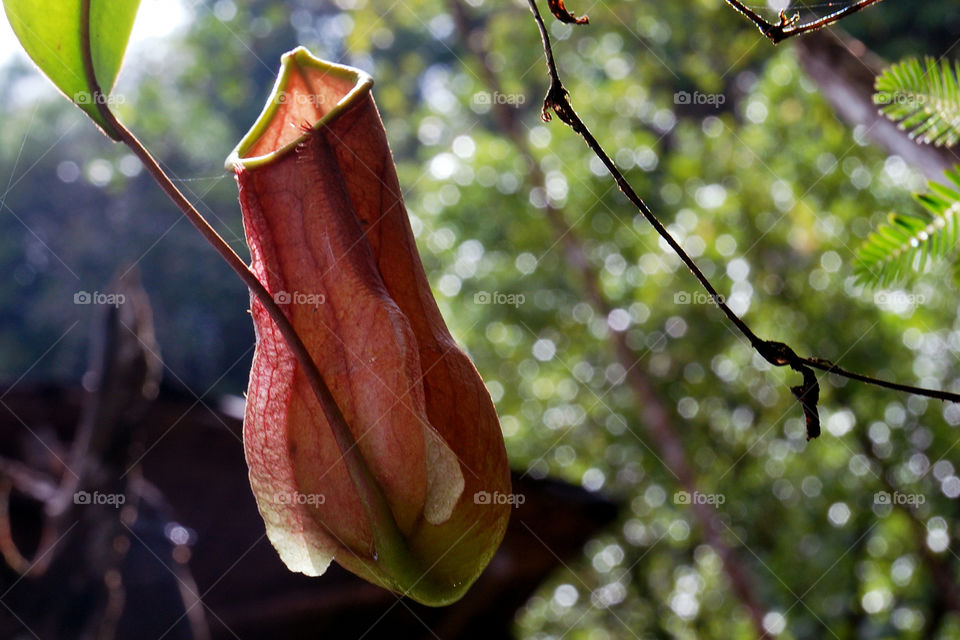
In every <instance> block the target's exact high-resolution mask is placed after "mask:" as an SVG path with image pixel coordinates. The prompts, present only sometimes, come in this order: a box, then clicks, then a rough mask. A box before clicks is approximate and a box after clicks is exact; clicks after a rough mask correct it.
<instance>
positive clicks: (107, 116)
mask: <svg viewBox="0 0 960 640" xmlns="http://www.w3.org/2000/svg"><path fill="white" fill-rule="evenodd" d="M90 2H91V0H82V2H81V12H82V13H81V20H80V24H81V27H80V28H81V47H82V53H83V66H84V72H85V74H86V79H87V82H88V83H89V84H90V88H91V94H92V96H93V100H94V103H95V104H96V105H97V110H98V111H99V112H100V115H101V116H102V117H103V118H104V120H106V122H107V124H108V125H109V126H110V127H111V129H112V131H113V133H115V134H116V135H117V137H118V138H119V140H120V141H121V142H122V143H123V144H125V145H127V147H129V148H130V150H131V151H133V153H134V155H136V156H137V158H139V160H140V162H142V163H143V166H144V167H145V168H146V169H147V172H148V173H149V174H150V175H151V176H152V177H153V179H154V180H155V181H156V182H157V184H158V185H159V186H160V188H161V189H163V192H164V193H165V194H167V197H168V198H170V200H171V201H173V203H174V204H175V205H176V206H177V208H178V209H180V211H181V212H182V213H183V215H184V216H185V217H186V218H187V219H188V220H189V221H190V222H191V223H192V224H193V226H194V227H196V229H197V231H199V232H200V235H202V236H203V237H204V239H206V241H207V242H208V243H209V244H210V245H211V246H212V247H213V248H214V249H215V250H216V251H217V253H219V254H220V257H222V258H223V259H224V261H226V263H227V264H228V265H229V266H230V268H231V269H233V271H234V273H236V274H237V275H238V276H239V277H240V279H241V280H242V281H243V283H244V284H245V285H247V288H248V289H249V290H250V292H251V294H253V296H254V297H255V298H256V299H257V300H259V301H260V304H262V305H263V308H264V309H265V310H266V312H267V314H268V315H269V316H270V319H271V320H273V322H274V324H275V325H276V326H277V329H279V330H280V334H281V335H282V336H283V339H284V341H285V342H286V343H287V347H288V348H289V349H290V351H291V353H292V354H293V356H294V358H295V359H296V361H297V364H298V365H299V366H300V368H301V369H302V370H303V373H304V375H305V376H306V378H307V382H308V383H309V385H310V388H311V389H312V390H313V393H314V395H315V396H316V397H317V400H318V401H319V403H320V407H321V409H322V410H323V414H324V417H325V418H326V419H327V423H328V424H329V425H330V429H331V431H332V432H333V436H334V438H335V439H336V441H337V446H338V447H339V449H340V453H341V456H342V457H343V460H344V463H345V464H346V466H347V469H348V471H349V473H350V477H351V480H352V481H353V485H354V488H355V489H356V490H357V494H358V495H359V497H360V501H361V503H362V504H363V507H364V511H365V513H366V514H367V516H368V518H370V521H371V524H372V525H373V526H372V527H371V528H372V530H373V531H374V542H375V546H376V547H377V549H378V550H379V551H381V552H382V551H386V549H384V547H387V546H389V547H393V546H395V545H403V538H402V536H400V533H399V529H398V528H397V524H396V520H395V519H394V517H393V512H392V511H391V510H390V506H389V504H388V503H387V500H386V497H385V496H384V495H383V491H382V490H381V489H380V485H379V484H378V483H377V481H376V480H375V479H374V477H373V474H372V473H371V471H370V468H369V467H368V466H367V463H366V461H365V460H364V459H363V456H362V455H360V450H359V448H358V446H357V442H356V439H355V438H354V437H353V433H352V432H351V431H350V427H349V426H348V425H347V421H346V419H345V418H344V417H343V412H341V411H340V407H339V406H338V405H337V402H336V400H335V399H334V397H333V394H332V393H331V392H330V387H329V386H328V385H327V383H326V381H325V380H324V379H323V375H322V374H321V373H320V370H319V369H318V368H317V365H316V363H315V362H314V361H313V358H312V357H311V356H310V352H309V351H308V350H307V347H306V345H304V343H303V341H302V340H301V339H300V336H299V335H298V334H297V332H296V329H294V328H293V324H291V322H290V320H289V319H288V318H287V315H286V314H285V313H284V312H283V309H281V308H280V305H278V304H277V302H276V301H275V300H274V298H273V296H272V295H271V294H270V292H269V291H267V289H266V287H264V286H263V283H262V282H260V280H259V279H258V278H257V276H256V274H255V273H254V272H253V271H252V270H251V269H250V267H248V266H247V264H246V263H245V262H244V261H243V260H242V259H241V258H240V256H238V255H237V253H236V252H235V251H234V250H233V249H232V248H231V247H230V245H228V244H227V242H226V241H225V240H224V239H223V238H222V237H221V236H220V234H218V233H217V232H216V230H215V229H214V228H213V227H211V226H210V224H209V223H208V222H207V220H206V219H205V218H204V217H203V215H202V214H201V213H200V212H199V211H197V209H196V208H195V207H194V206H193V205H192V204H191V203H190V201H189V200H188V199H187V198H186V196H184V195H183V193H182V192H181V191H180V190H179V189H178V188H177V186H176V185H175V184H173V182H172V181H171V180H170V178H169V177H168V176H167V174H166V173H164V171H163V169H162V168H161V167H160V165H159V163H157V161H156V160H155V159H154V157H153V156H152V155H151V154H150V152H149V151H148V150H147V149H146V147H144V146H143V144H142V143H141V142H140V140H138V139H137V137H136V136H135V135H134V134H133V133H132V132H131V131H130V130H129V129H127V128H126V127H125V126H123V124H121V123H120V121H119V120H117V118H116V116H115V115H114V114H113V112H112V111H110V108H109V107H108V106H107V100H106V99H105V98H106V96H105V95H104V94H103V91H102V90H101V88H100V84H99V83H98V81H97V78H96V72H95V70H94V67H93V56H92V52H91V48H90ZM382 555H383V556H386V557H388V558H389V557H397V555H398V554H396V553H384V554H382Z"/></svg>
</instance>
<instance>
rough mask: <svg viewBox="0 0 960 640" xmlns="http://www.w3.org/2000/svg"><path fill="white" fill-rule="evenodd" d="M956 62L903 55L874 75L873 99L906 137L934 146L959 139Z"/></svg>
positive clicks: (959, 96)
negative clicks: (919, 58) (874, 92)
mask: <svg viewBox="0 0 960 640" xmlns="http://www.w3.org/2000/svg"><path fill="white" fill-rule="evenodd" d="M958 76H960V63H955V64H954V65H952V66H951V64H950V62H949V61H948V60H942V61H941V63H940V64H939V65H938V64H937V61H936V60H935V59H933V58H925V59H924V62H923V63H921V62H920V60H918V59H917V58H907V59H905V60H902V61H901V62H899V63H897V64H895V65H893V66H892V67H890V68H889V69H887V70H886V71H884V72H883V73H882V74H880V76H878V77H877V83H876V89H877V93H876V94H874V97H873V100H874V102H875V103H876V104H878V105H881V106H880V111H881V112H882V113H883V114H884V115H885V116H887V117H888V118H890V119H891V120H893V121H894V122H899V123H900V127H901V128H902V129H905V130H907V131H909V132H910V137H911V138H914V139H917V140H919V141H920V142H925V143H927V144H935V145H937V146H941V145H946V146H948V147H950V146H953V145H955V144H956V143H957V141H958V140H960V82H958Z"/></svg>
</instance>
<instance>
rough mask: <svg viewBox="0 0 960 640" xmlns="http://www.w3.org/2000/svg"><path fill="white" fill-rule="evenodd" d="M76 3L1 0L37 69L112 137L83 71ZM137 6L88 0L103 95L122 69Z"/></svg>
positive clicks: (135, 1) (131, 0)
mask: <svg viewBox="0 0 960 640" xmlns="http://www.w3.org/2000/svg"><path fill="white" fill-rule="evenodd" d="M80 5H81V3H80V2H79V1H78V0H73V1H65V0H59V1H56V2H36V1H35V0H3V8H4V10H5V11H6V13H7V17H8V18H9V19H10V26H11V27H13V31H14V33H16V34H17V38H18V39H19V40H20V44H22V45H23V48H24V49H25V50H26V51H27V54H29V56H30V57H31V58H32V59H33V61H34V62H35V63H36V64H37V66H38V67H40V70H41V71H42V72H43V73H44V74H45V75H46V76H47V77H48V78H49V79H50V81H51V82H53V84H54V85H56V87H57V89H59V90H60V91H62V92H63V94H64V95H65V96H66V97H67V98H69V99H70V100H72V101H73V103H74V104H76V105H77V106H78V107H80V108H81V109H83V110H84V111H85V112H86V113H87V115H88V116H90V117H91V118H92V119H93V121H94V122H96V123H97V124H98V125H100V127H101V128H102V129H103V130H104V132H105V133H107V135H109V136H110V137H115V136H114V135H113V134H111V133H110V131H109V126H108V125H107V123H106V122H105V121H104V120H103V118H102V117H101V116H100V113H99V112H98V111H97V105H96V104H94V102H93V99H92V97H91V96H92V95H93V91H92V90H91V87H90V84H89V83H88V82H87V78H86V74H85V73H84V69H83V53H82V52H83V47H82V44H81V37H80V33H81V10H80ZM139 6H140V0H111V1H110V2H91V6H90V49H91V53H92V58H93V69H94V72H95V73H96V76H97V81H98V82H99V83H100V86H101V88H102V89H103V91H104V92H106V93H109V92H110V89H112V88H113V83H114V82H115V81H116V79H117V74H118V73H119V72H120V64H121V63H122V62H123V54H124V52H125V51H126V49H127V42H128V40H129V39H130V31H131V30H132V29H133V20H134V18H136V16H137V9H138V8H139Z"/></svg>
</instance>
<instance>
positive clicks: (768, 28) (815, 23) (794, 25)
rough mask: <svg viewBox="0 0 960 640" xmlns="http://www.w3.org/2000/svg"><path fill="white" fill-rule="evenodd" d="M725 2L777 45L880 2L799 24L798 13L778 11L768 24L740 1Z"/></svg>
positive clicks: (865, 1)
mask: <svg viewBox="0 0 960 640" xmlns="http://www.w3.org/2000/svg"><path fill="white" fill-rule="evenodd" d="M726 2H727V4H729V5H730V6H731V7H733V8H734V9H736V10H737V11H739V12H740V13H742V14H743V15H745V16H746V17H747V18H748V19H749V20H750V22H752V23H753V24H754V25H756V27H757V29H759V30H760V33H762V34H763V35H764V36H766V37H767V39H769V40H770V42H772V43H773V44H778V43H780V42H783V41H784V40H786V39H787V38H790V37H792V36H798V35H800V34H802V33H808V32H810V31H816V30H817V29H822V28H823V27H826V26H829V25H831V24H833V23H834V22H837V21H838V20H842V19H843V18H846V17H847V16H849V15H852V14H854V13H857V12H858V11H860V10H862V9H866V8H867V7H869V6H870V5H873V4H877V3H878V2H880V0H857V2H854V3H853V4H851V5H848V6H846V7H844V8H843V9H840V10H838V11H834V12H833V13H831V14H829V15H825V16H823V17H821V18H817V19H816V20H811V21H810V22H804V23H801V22H800V14H799V13H795V14H793V15H792V16H790V17H787V12H786V11H780V14H779V19H778V21H777V22H769V21H767V20H764V19H763V18H762V17H760V15H759V14H758V13H757V12H756V11H754V10H753V9H751V8H749V7H747V6H746V5H744V4H743V3H742V2H740V0H726Z"/></svg>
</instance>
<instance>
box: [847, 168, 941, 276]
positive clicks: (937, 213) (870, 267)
mask: <svg viewBox="0 0 960 640" xmlns="http://www.w3.org/2000/svg"><path fill="white" fill-rule="evenodd" d="M945 175H946V177H947V179H948V180H949V181H950V182H951V183H953V184H954V185H956V186H957V188H960V165H958V166H955V167H954V168H952V169H948V170H947V171H946V172H945ZM929 187H930V192H929V193H924V194H914V197H915V198H916V199H917V201H918V202H919V203H920V204H921V205H923V207H924V209H926V210H927V212H928V215H927V216H925V217H921V216H915V215H901V214H895V213H891V214H890V220H889V223H888V224H885V225H882V226H880V227H879V228H878V229H877V230H876V231H874V232H873V233H871V234H870V236H869V237H868V238H867V239H866V240H865V241H864V243H863V246H861V247H860V250H859V251H858V252H857V263H856V267H855V270H856V274H857V279H858V280H859V281H860V282H862V283H865V284H867V285H870V286H877V285H879V286H885V285H888V284H890V283H892V282H894V281H896V280H903V279H905V277H906V276H907V275H908V273H909V272H910V271H911V270H912V271H917V272H919V271H923V269H924V268H925V267H926V266H927V262H928V261H929V260H930V259H931V258H944V257H946V256H947V255H949V254H950V253H952V252H953V251H954V249H955V248H956V246H957V237H958V233H960V222H958V218H960V192H958V191H956V190H954V189H951V188H950V187H946V186H944V185H942V184H937V183H936V182H931V183H930V184H929Z"/></svg>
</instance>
